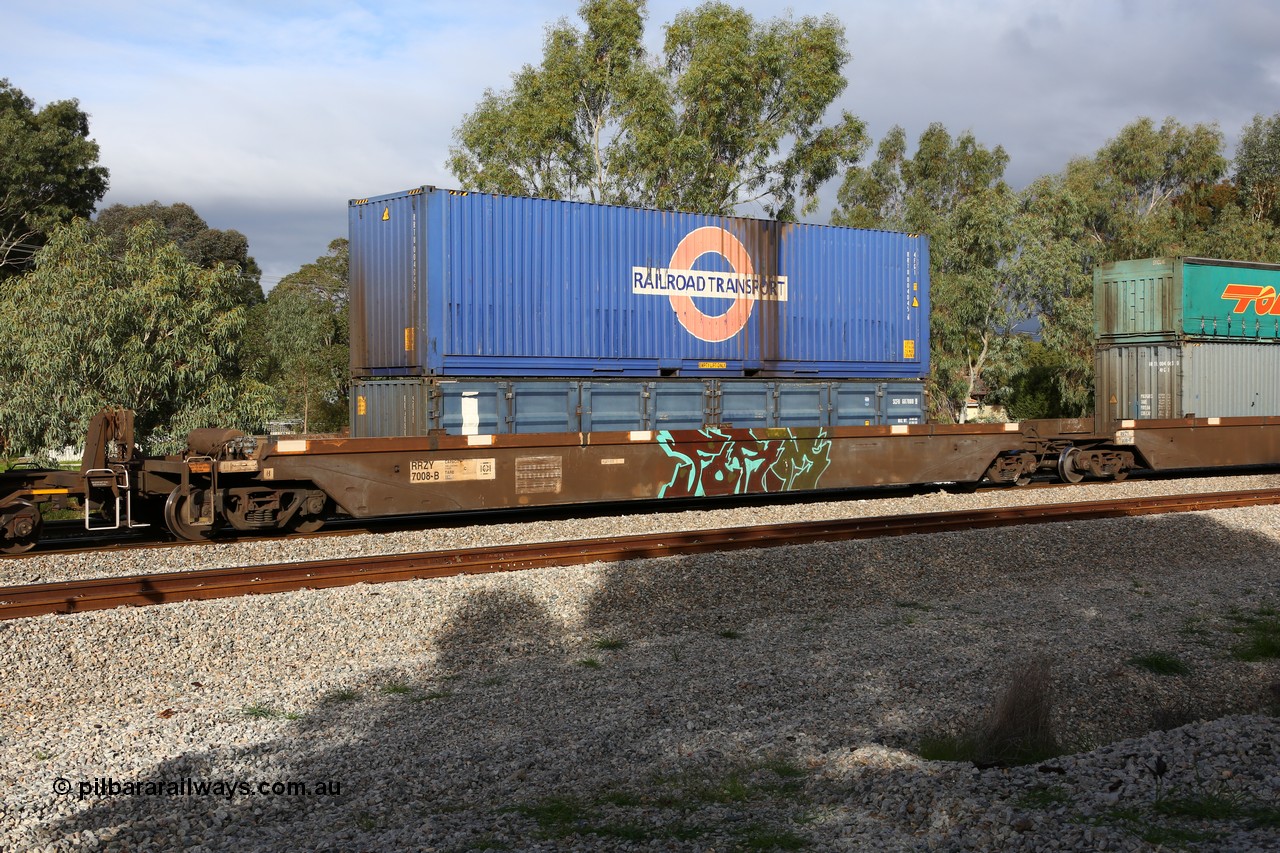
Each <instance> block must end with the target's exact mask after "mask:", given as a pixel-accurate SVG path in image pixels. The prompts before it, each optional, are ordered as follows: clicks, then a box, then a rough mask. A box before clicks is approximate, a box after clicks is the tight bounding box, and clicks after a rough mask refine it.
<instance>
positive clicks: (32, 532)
mask: <svg viewBox="0 0 1280 853" xmlns="http://www.w3.org/2000/svg"><path fill="white" fill-rule="evenodd" d="M18 507H19V509H18V511H17V513H16V514H15V517H13V518H12V519H10V521H9V523H8V524H6V525H5V529H3V530H0V554H25V553H27V552H28V551H30V550H31V549H32V548H34V547H36V543H37V542H39V541H40V529H41V528H42V527H43V526H44V522H43V520H42V519H41V517H40V509H39V508H38V507H37V506H36V505H35V504H33V503H29V502H27V501H19V502H18Z"/></svg>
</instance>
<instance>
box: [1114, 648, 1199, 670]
mask: <svg viewBox="0 0 1280 853" xmlns="http://www.w3.org/2000/svg"><path fill="white" fill-rule="evenodd" d="M1129 665H1130V666H1136V667H1139V668H1140V669H1145V670H1147V671H1148V672H1153V673H1155V674H1156V675H1190V674H1191V667H1190V666H1189V665H1188V664H1187V663H1186V662H1184V661H1183V660H1181V659H1180V658H1177V657H1175V656H1174V655H1171V654H1168V653H1167V652H1148V653H1147V654H1145V655H1138V656H1137V657H1132V658H1129Z"/></svg>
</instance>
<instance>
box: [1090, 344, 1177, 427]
mask: <svg viewBox="0 0 1280 853" xmlns="http://www.w3.org/2000/svg"><path fill="white" fill-rule="evenodd" d="M1094 383H1095V390H1096V394H1097V397H1096V399H1097V407H1098V410H1099V411H1101V412H1105V413H1106V415H1107V416H1108V417H1109V418H1111V419H1113V420H1124V419H1134V420H1149V419H1152V418H1155V419H1164V418H1180V417H1182V416H1183V415H1184V414H1185V412H1183V411H1182V347H1181V346H1179V345H1177V344H1131V345H1116V346H1104V347H1099V348H1098V349H1097V351H1096V359H1095V364H1094Z"/></svg>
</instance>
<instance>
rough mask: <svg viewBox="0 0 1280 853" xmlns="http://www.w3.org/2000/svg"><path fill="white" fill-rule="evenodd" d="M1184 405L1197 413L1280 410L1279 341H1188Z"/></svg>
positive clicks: (1244, 413) (1252, 414) (1240, 413)
mask: <svg viewBox="0 0 1280 853" xmlns="http://www.w3.org/2000/svg"><path fill="white" fill-rule="evenodd" d="M1182 382H1183V388H1182V407H1183V409H1184V410H1185V411H1186V412H1187V413H1193V414H1195V415H1196V416H1197V417H1202V418H1204V417H1215V418H1247V417H1256V416H1263V415H1267V416H1271V415H1280V344H1248V343H1225V342H1223V343H1219V342H1212V343H1204V342H1188V343H1186V344H1185V345H1184V346H1183V348H1182Z"/></svg>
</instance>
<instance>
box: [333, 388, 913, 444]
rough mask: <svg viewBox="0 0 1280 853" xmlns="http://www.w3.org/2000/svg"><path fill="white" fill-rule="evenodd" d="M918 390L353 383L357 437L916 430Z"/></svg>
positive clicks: (352, 416) (352, 431)
mask: <svg viewBox="0 0 1280 853" xmlns="http://www.w3.org/2000/svg"><path fill="white" fill-rule="evenodd" d="M924 419H925V395H924V384H923V383H922V382H920V381H914V380H886V381H855V380H847V381H835V382H812V381H800V380H752V379H737V380H730V379H660V380H628V379H614V380H576V379H567V380H566V379H548V380H504V379H492V380H462V381H454V380H447V379H445V380H440V379H431V378H426V377H399V378H388V379H357V380H355V381H354V382H353V383H352V386H351V434H352V436H353V437H356V438H377V437H389V436H409V435H426V434H428V433H429V432H430V431H432V430H442V431H444V432H445V433H446V434H450V435H484V434H513V433H547V432H551V433H556V432H560V433H563V432H568V433H577V432H606V431H625V430H677V429H700V428H702V427H703V426H706V425H709V424H730V425H732V426H734V427H737V428H743V429H756V428H765V427H804V426H871V425H885V424H919V423H924Z"/></svg>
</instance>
